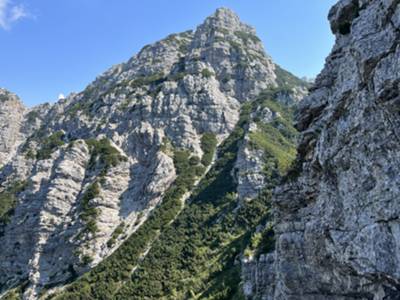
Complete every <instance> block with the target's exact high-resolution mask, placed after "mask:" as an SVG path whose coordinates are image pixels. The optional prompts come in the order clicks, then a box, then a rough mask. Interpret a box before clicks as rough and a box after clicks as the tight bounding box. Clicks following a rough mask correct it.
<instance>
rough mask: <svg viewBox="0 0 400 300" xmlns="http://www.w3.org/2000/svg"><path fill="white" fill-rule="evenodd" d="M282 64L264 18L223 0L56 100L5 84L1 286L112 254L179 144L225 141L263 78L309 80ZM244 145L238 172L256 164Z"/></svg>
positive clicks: (34, 293) (52, 279) (139, 220)
mask: <svg viewBox="0 0 400 300" xmlns="http://www.w3.org/2000/svg"><path fill="white" fill-rule="evenodd" d="M282 72H283V70H282V69H280V68H279V67H278V66H276V65H275V64H274V63H273V61H272V59H271V58H270V57H269V56H268V55H266V54H265V52H264V49H263V46H262V43H261V41H260V40H259V39H258V38H257V36H256V34H255V30H254V29H253V28H251V27H250V26H248V25H246V24H243V23H242V22H241V21H240V20H239V18H238V17H237V16H236V15H235V14H234V13H233V12H232V11H230V10H229V9H224V8H223V9H219V10H217V11H216V12H215V14H213V15H212V16H210V17H209V18H207V19H206V21H205V22H204V23H203V24H202V25H200V26H199V27H198V28H197V29H196V30H195V31H187V32H183V33H180V34H173V35H170V36H168V37H167V38H166V39H164V40H161V41H159V42H156V43H154V44H151V45H148V46H146V47H144V48H143V49H142V50H141V51H140V52H139V53H138V54H137V55H135V56H134V57H133V58H132V59H130V60H129V61H128V62H126V63H122V64H119V65H116V66H114V67H112V68H111V69H110V70H108V71H106V72H105V73H104V74H102V75H101V76H99V77H98V78H97V79H96V80H95V81H94V82H93V83H91V84H90V85H89V86H88V87H87V88H86V89H85V90H84V91H83V92H81V93H77V94H71V95H69V96H68V97H66V98H62V99H59V101H58V102H56V103H55V104H54V105H42V106H39V107H35V108H33V109H31V110H28V109H25V108H24V107H23V106H22V105H21V104H20V103H19V102H18V101H17V100H16V98H15V96H12V95H11V94H9V93H7V92H3V91H2V92H1V93H2V94H4V95H7V100H5V102H0V104H1V106H0V125H1V126H4V127H3V128H4V129H2V131H0V141H1V143H0V155H1V156H0V159H1V161H0V163H1V164H4V168H3V169H2V171H1V173H0V183H1V186H0V196H2V197H6V196H7V197H8V198H7V199H8V200H10V201H9V204H8V205H9V206H8V207H6V210H5V213H4V216H5V215H6V216H7V218H5V217H4V216H3V215H2V214H3V212H2V211H1V210H0V293H1V292H4V291H6V290H8V289H10V288H12V287H17V286H20V285H21V284H22V283H24V290H23V294H24V299H37V298H38V297H39V294H40V293H41V290H42V289H43V288H46V289H51V288H52V287H54V286H55V285H62V284H63V283H65V282H67V281H72V280H74V279H75V278H76V277H77V276H79V275H81V274H82V273H84V272H86V271H88V270H89V269H90V268H92V267H94V266H96V265H97V264H99V263H100V262H101V261H102V260H103V259H104V258H106V257H108V256H110V254H112V253H113V252H114V251H115V250H116V249H117V248H118V247H119V246H120V245H121V244H122V243H123V242H124V241H125V240H126V239H127V238H128V237H129V236H130V235H131V234H132V233H133V232H135V231H136V230H137V229H138V228H139V227H140V226H141V225H142V224H143V223H144V222H145V221H146V219H147V218H148V216H149V215H150V214H151V212H152V211H153V209H154V208H155V207H157V206H158V205H159V204H160V202H161V201H162V199H163V196H164V194H165V192H166V190H167V189H168V188H169V186H170V185H171V183H172V182H174V180H175V178H176V175H177V174H176V170H175V166H174V161H173V157H172V156H173V155H172V154H173V151H174V150H177V149H185V150H188V151H189V152H190V154H191V155H192V156H193V157H195V156H196V157H197V158H200V157H202V155H203V149H202V137H203V136H204V134H211V135H212V136H215V137H216V138H217V140H218V142H221V141H223V140H224V139H225V138H226V137H227V136H228V135H229V134H230V133H231V132H232V130H233V129H234V127H235V126H236V124H237V122H238V120H239V115H240V109H241V106H242V104H243V103H245V102H250V101H252V100H254V99H255V98H256V96H257V95H259V94H260V92H261V91H263V90H264V89H266V88H275V89H277V90H279V89H283V88H284V90H285V95H286V96H285V97H282V99H283V98H284V99H285V100H282V101H291V100H290V99H297V100H298V99H299V97H300V96H299V95H301V94H302V93H304V92H305V90H304V89H305V87H306V84H304V83H302V82H300V81H295V84H292V85H290V86H289V85H286V83H285V81H284V79H282V78H281V77H282ZM288 74H289V73H287V72H286V73H285V74H284V75H285V76H284V77H285V80H287V79H289V81H290V80H291V81H293V80H295V77H294V76H293V75H291V74H289V75H288ZM288 95H289V96H288ZM291 97H292V98H291ZM296 97H297V98H296ZM9 99H11V100H9ZM288 99H289V100H288ZM3 111H4V117H3V118H2V117H1V114H3ZM10 114H13V115H15V116H16V118H14V119H13V120H12V122H9V120H8V116H9V115H10ZM262 114H264V115H263V118H265V120H264V122H269V115H270V114H271V115H272V113H271V112H270V111H268V110H267V109H264V111H263V112H262ZM166 145H168V147H167V148H168V149H169V151H162V149H163V148H165V147H166ZM243 147H244V148H243V150H242V152H243V153H244V154H243V155H244V156H245V157H244V158H243V163H238V167H237V168H238V171H239V173H240V174H245V173H246V172H247V171H248V172H250V170H249V168H251V166H252V165H254V163H251V162H245V160H246V159H247V160H249V161H250V160H251V158H250V157H249V156H252V152H249V151H248V150H246V149H245V148H246V146H245V145H244V146H243ZM259 154H260V155H261V154H262V153H261V152H260V151H259ZM244 169H246V170H247V171H246V172H245V171H244ZM256 173H257V174H254V176H253V175H252V176H250V177H248V178H244V179H243V180H241V183H240V184H241V188H240V191H242V190H243V192H240V193H243V194H249V195H247V196H246V195H243V197H250V198H251V197H254V196H255V194H257V193H258V191H259V190H260V189H261V188H262V185H263V184H264V182H263V179H262V176H263V175H262V174H261V169H260V170H258V171H257V172H256ZM17 183H18V184H17ZM22 183H23V184H22ZM14 185H15V186H18V187H19V189H15V188H11V187H13V186H14ZM245 185H249V186H251V187H250V188H249V187H246V186H245ZM22 187H23V188H22ZM246 190H248V192H246ZM14 198H15V199H16V201H13V199H14Z"/></svg>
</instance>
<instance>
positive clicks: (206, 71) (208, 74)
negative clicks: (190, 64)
mask: <svg viewBox="0 0 400 300" xmlns="http://www.w3.org/2000/svg"><path fill="white" fill-rule="evenodd" d="M201 75H202V76H203V77H204V78H210V77H212V76H214V73H213V72H211V71H210V70H209V69H203V70H202V71H201Z"/></svg>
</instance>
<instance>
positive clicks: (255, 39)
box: [235, 31, 261, 43]
mask: <svg viewBox="0 0 400 300" xmlns="http://www.w3.org/2000/svg"><path fill="white" fill-rule="evenodd" d="M235 35H236V36H237V37H238V38H240V39H242V40H243V42H244V43H247V42H248V41H252V42H253V43H259V42H261V41H260V39H259V38H258V37H257V36H256V35H254V34H251V33H248V32H245V31H235Z"/></svg>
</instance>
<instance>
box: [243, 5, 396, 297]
mask: <svg viewBox="0 0 400 300" xmlns="http://www.w3.org/2000/svg"><path fill="white" fill-rule="evenodd" d="M329 19H330V22H331V27H332V31H333V33H334V34H335V35H336V44H335V46H334V48H333V50H332V53H331V54H330V56H329V57H328V59H327V61H326V65H325V68H324V70H323V71H322V72H321V74H320V75H319V76H318V78H317V80H316V83H315V87H314V88H313V92H312V93H311V95H310V96H309V97H307V98H306V99H305V100H304V101H303V102H301V104H300V108H299V110H298V113H297V128H298V129H299V130H300V131H301V139H300V143H299V146H298V152H299V155H298V159H297V164H296V168H295V169H293V170H292V172H291V173H289V175H288V176H287V179H286V183H284V184H283V185H282V186H280V187H279V188H278V189H277V190H276V192H275V202H274V211H275V213H274V220H275V223H276V224H275V234H276V250H275V251H274V252H272V253H270V254H268V257H269V259H265V256H264V258H261V259H260V260H259V261H258V262H253V263H251V264H250V265H249V267H248V269H247V272H246V273H245V275H244V277H245V278H244V279H245V281H248V283H249V285H250V288H248V289H247V292H248V293H247V294H248V296H251V295H253V296H255V297H259V298H261V299H307V300H309V299H374V300H378V299H399V295H400V267H399V266H400V264H399V260H400V251H399V249H400V248H399V247H400V233H399V229H400V221H399V210H400V205H399V202H398V198H399V195H400V191H399V183H400V177H399V176H398V172H397V170H398V169H399V163H398V162H399V159H400V148H399V136H400V132H399V120H400V119H399V114H398V111H399V109H398V108H399V103H400V102H399V101H400V98H399V87H400V86H399V82H400V65H399V57H400V52H399V49H400V2H399V1H397V0H371V1H362V0H359V1H357V0H342V1H339V3H338V4H336V5H335V6H334V7H333V8H332V10H331V11H330V13H329ZM271 260H272V261H271ZM266 261H269V263H268V264H266V263H265V262H266ZM251 284H252V285H251Z"/></svg>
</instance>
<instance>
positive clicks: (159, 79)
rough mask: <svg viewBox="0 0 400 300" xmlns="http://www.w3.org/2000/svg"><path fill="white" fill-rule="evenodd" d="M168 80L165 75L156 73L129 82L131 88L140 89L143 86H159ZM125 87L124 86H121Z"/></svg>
mask: <svg viewBox="0 0 400 300" xmlns="http://www.w3.org/2000/svg"><path fill="white" fill-rule="evenodd" d="M165 80H166V78H165V76H164V74H162V73H156V74H152V75H149V76H141V77H138V78H136V79H134V80H132V81H130V82H129V86H130V87H132V88H138V87H141V86H143V85H150V84H153V85H158V84H160V83H163V82H164V81H165ZM121 85H123V84H121Z"/></svg>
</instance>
